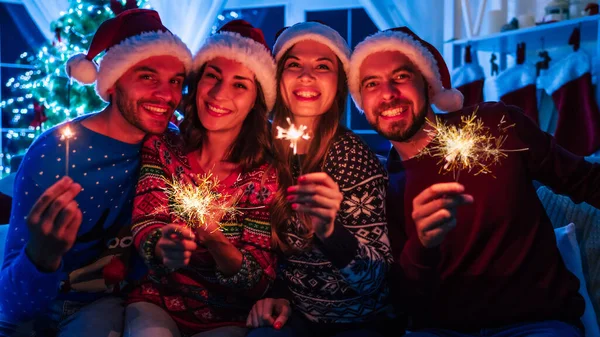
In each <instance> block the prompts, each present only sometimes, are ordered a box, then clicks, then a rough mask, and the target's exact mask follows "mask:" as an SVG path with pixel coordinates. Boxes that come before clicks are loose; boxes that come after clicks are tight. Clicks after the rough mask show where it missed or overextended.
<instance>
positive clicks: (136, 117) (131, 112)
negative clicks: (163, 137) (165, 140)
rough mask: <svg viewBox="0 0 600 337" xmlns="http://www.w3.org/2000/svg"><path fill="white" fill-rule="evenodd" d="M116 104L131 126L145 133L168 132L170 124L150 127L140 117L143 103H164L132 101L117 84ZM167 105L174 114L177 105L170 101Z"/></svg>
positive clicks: (141, 100) (154, 124)
mask: <svg viewBox="0 0 600 337" xmlns="http://www.w3.org/2000/svg"><path fill="white" fill-rule="evenodd" d="M115 103H116V104H117V108H118V109H119V111H120V112H121V115H123V118H125V120H126V121H127V122H128V123H129V124H131V125H133V126H134V127H136V128H137V129H139V130H141V131H143V132H144V133H149V134H161V133H163V132H164V131H165V130H166V128H167V126H168V122H167V123H165V124H164V125H157V124H156V123H153V124H151V125H150V123H144V122H143V121H142V118H141V116H140V115H141V114H142V112H141V110H140V109H141V106H142V104H143V103H155V104H162V102H156V101H152V100H144V99H140V100H137V101H134V100H132V99H130V98H129V96H128V95H127V93H126V91H125V90H123V88H122V87H121V86H120V85H119V84H117V86H116V88H115ZM167 105H168V106H169V109H171V111H172V112H171V114H172V113H173V112H174V111H175V108H176V106H175V103H174V102H172V101H170V102H168V103H167ZM146 124H149V125H146Z"/></svg>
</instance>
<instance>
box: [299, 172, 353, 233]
mask: <svg viewBox="0 0 600 337" xmlns="http://www.w3.org/2000/svg"><path fill="white" fill-rule="evenodd" d="M287 193H288V196H287V200H288V201H289V202H291V203H292V209H293V210H295V211H298V212H304V213H306V214H308V215H310V217H311V220H312V226H313V230H314V233H315V235H316V236H317V237H318V238H320V239H325V238H328V237H329V235H331V233H332V232H333V224H334V221H335V218H336V216H337V213H338V211H339V210H340V207H341V204H342V200H343V199H344V196H343V195H342V192H340V188H339V186H338V184H336V183H335V181H333V179H331V177H330V176H329V175H327V174H326V173H324V172H316V173H309V174H305V175H303V176H300V177H299V178H298V185H294V186H290V187H289V188H288V189H287Z"/></svg>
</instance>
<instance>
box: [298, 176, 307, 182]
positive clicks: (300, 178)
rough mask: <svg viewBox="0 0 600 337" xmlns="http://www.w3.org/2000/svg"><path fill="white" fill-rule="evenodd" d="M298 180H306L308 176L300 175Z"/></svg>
mask: <svg viewBox="0 0 600 337" xmlns="http://www.w3.org/2000/svg"><path fill="white" fill-rule="evenodd" d="M298 181H306V176H300V177H299V178H298Z"/></svg>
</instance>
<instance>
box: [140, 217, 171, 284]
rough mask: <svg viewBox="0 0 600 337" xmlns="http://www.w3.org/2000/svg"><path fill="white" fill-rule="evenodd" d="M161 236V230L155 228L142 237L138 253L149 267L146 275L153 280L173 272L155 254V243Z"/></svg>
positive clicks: (157, 280) (156, 280)
mask: <svg viewBox="0 0 600 337" xmlns="http://www.w3.org/2000/svg"><path fill="white" fill-rule="evenodd" d="M161 237H162V230H161V229H160V228H157V229H154V230H153V231H151V232H150V233H149V234H148V235H147V236H146V237H145V238H143V239H142V242H141V244H140V253H141V255H142V258H143V259H144V262H146V265H147V266H148V269H149V273H148V277H149V278H150V279H152V280H153V281H155V282H159V280H160V279H161V278H162V277H163V276H166V275H168V274H170V273H172V272H173V269H171V268H167V267H166V266H165V265H164V264H162V261H160V260H159V259H158V257H157V256H156V253H155V252H156V244H157V243H158V240H160V238H161Z"/></svg>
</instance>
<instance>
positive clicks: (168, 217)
mask: <svg viewBox="0 0 600 337" xmlns="http://www.w3.org/2000/svg"><path fill="white" fill-rule="evenodd" d="M194 70H195V73H194V74H193V75H192V77H191V80H190V88H189V92H190V96H189V97H188V98H187V100H186V102H185V103H186V106H185V118H184V120H183V122H182V124H181V134H178V133H176V132H174V131H167V132H166V133H165V134H163V135H162V136H153V137H150V138H148V139H147V140H146V141H145V143H144V146H143V149H142V168H141V172H140V177H139V182H138V186H137V194H136V197H135V201H134V204H135V205H134V211H133V212H134V213H133V226H132V232H133V239H134V244H135V246H136V248H137V249H138V250H139V251H140V253H141V254H142V255H143V257H144V259H145V260H146V262H147V264H148V266H149V268H150V274H149V275H148V277H147V278H146V279H145V280H144V281H143V282H142V284H141V285H140V286H138V287H137V288H136V289H135V290H134V291H133V292H132V293H131V295H130V297H129V301H128V302H129V305H128V306H127V309H126V326H125V335H127V336H182V335H183V336H203V337H206V336H243V335H245V333H246V329H245V321H246V316H247V314H248V312H249V311H250V309H251V307H252V305H253V303H254V302H255V301H256V300H257V299H258V298H260V297H261V296H262V295H263V294H264V293H265V292H266V291H267V290H268V288H269V287H270V285H271V284H272V282H273V280H274V278H275V267H274V264H275V257H274V255H273V254H272V253H271V227H270V224H269V222H270V204H271V201H272V200H273V195H274V193H275V192H276V191H277V184H276V182H277V176H276V174H275V171H274V170H273V169H271V166H270V161H271V151H270V150H269V133H268V124H267V111H269V110H270V109H271V108H272V107H273V104H274V102H275V63H274V60H273V58H272V56H271V54H270V51H269V49H268V47H267V46H266V43H265V41H264V37H263V34H262V32H261V31H260V30H259V29H256V28H254V27H252V26H251V25H250V24H248V23H247V22H244V21H241V20H236V21H232V22H230V23H228V24H227V25H225V26H223V27H222V28H221V29H220V30H219V32H217V33H216V34H214V35H212V36H210V37H209V38H208V39H207V41H206V43H205V44H204V45H203V47H202V48H201V49H200V50H199V51H198V53H197V54H196V56H195V57H194ZM150 77H151V75H150ZM142 108H145V109H146V110H147V113H148V114H151V115H155V116H156V118H170V116H166V115H161V111H157V109H154V108H152V105H151V102H148V103H146V104H144V105H142ZM205 173H212V175H213V176H216V177H217V178H218V179H219V181H220V186H219V189H220V192H222V193H225V194H227V195H230V196H232V198H236V199H237V197H238V196H239V201H238V203H237V206H236V207H238V208H239V209H240V212H241V214H239V215H235V216H231V217H226V218H223V219H222V220H221V221H220V223H217V222H209V223H208V224H207V227H206V228H205V227H204V226H201V227H199V228H197V229H196V230H191V229H189V227H187V226H185V225H186V224H182V223H181V221H179V220H178V219H177V218H176V217H175V216H174V214H173V211H172V210H173V209H172V207H173V205H172V200H169V198H168V196H167V194H166V193H165V187H166V185H167V184H166V182H167V180H170V179H178V180H179V181H188V182H191V181H194V178H193V176H195V175H199V174H200V175H201V174H205ZM219 226H220V230H219Z"/></svg>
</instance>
